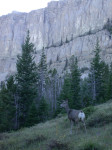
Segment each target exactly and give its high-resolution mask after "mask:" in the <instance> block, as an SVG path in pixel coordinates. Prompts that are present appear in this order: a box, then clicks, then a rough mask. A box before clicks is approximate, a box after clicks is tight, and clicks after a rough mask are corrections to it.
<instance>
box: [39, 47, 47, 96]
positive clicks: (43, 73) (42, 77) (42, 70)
mask: <svg viewBox="0 0 112 150" xmlns="http://www.w3.org/2000/svg"><path fill="white" fill-rule="evenodd" d="M38 73H39V82H38V86H39V91H40V92H39V97H40V98H42V96H45V88H46V79H47V63H46V55H45V51H44V48H43V49H42V54H41V58H40V62H39V66H38Z"/></svg>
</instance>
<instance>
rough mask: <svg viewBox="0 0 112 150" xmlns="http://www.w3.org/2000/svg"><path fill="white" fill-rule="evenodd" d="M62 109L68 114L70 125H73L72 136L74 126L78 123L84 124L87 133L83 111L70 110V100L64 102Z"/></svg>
mask: <svg viewBox="0 0 112 150" xmlns="http://www.w3.org/2000/svg"><path fill="white" fill-rule="evenodd" d="M60 107H61V108H65V110H66V112H67V114H68V119H69V120H70V124H71V131H70V133H71V134H72V128H73V124H74V123H78V122H79V121H81V122H82V123H83V125H84V128H85V131H86V133H87V130H86V125H85V113H84V112H83V111H82V110H76V109H70V108H69V105H68V100H63V102H62V104H61V105H60Z"/></svg>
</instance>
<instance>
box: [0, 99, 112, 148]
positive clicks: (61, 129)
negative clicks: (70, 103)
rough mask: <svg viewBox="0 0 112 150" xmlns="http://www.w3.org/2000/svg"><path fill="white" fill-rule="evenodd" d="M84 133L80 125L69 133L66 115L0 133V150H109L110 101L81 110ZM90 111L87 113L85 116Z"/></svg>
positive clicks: (111, 144) (111, 128)
mask: <svg viewBox="0 0 112 150" xmlns="http://www.w3.org/2000/svg"><path fill="white" fill-rule="evenodd" d="M84 110H85V112H86V113H87V116H88V118H87V120H86V125H87V134H86V133H85V132H84V130H83V128H82V125H81V124H80V129H79V130H77V127H74V130H73V134H72V135H70V132H69V130H70V124H69V121H68V119H67V116H66V115H64V116H60V117H57V118H56V119H53V120H50V121H47V122H45V123H40V124H38V125H35V126H33V127H30V128H24V129H21V130H19V131H16V132H13V131H12V132H11V133H1V134H0V150H103V149H104V150H112V101H109V102H107V103H105V104H101V105H98V106H96V107H94V108H93V107H90V108H86V109H84ZM88 114H89V115H88Z"/></svg>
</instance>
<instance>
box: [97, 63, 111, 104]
mask: <svg viewBox="0 0 112 150" xmlns="http://www.w3.org/2000/svg"><path fill="white" fill-rule="evenodd" d="M108 91H109V66H108V65H107V64H106V63H105V62H104V61H102V62H101V88H100V95H99V102H100V103H101V102H106V101H107V100H109V93H108Z"/></svg>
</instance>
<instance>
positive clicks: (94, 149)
mask: <svg viewBox="0 0 112 150" xmlns="http://www.w3.org/2000/svg"><path fill="white" fill-rule="evenodd" d="M80 150H103V148H102V146H100V145H99V144H98V143H95V142H92V141H89V142H87V143H84V144H83V145H82V146H81V148H80Z"/></svg>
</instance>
